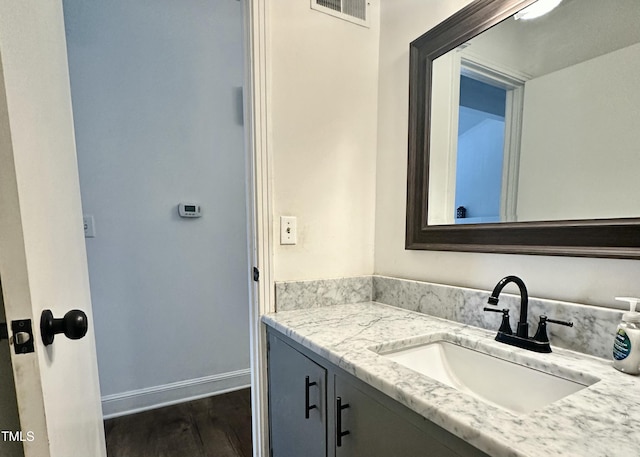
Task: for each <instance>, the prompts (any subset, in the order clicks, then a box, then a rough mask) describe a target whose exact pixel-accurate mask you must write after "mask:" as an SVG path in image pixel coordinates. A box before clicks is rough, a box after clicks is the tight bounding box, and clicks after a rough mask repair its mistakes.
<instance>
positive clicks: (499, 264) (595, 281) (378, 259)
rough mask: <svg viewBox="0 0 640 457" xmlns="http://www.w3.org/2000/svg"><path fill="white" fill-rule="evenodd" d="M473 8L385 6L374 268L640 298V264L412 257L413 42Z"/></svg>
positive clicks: (602, 299)
mask: <svg viewBox="0 0 640 457" xmlns="http://www.w3.org/2000/svg"><path fill="white" fill-rule="evenodd" d="M467 3H469V2H468V1H466V0H459V1H447V0H432V1H429V2H425V1H423V0H394V1H387V2H383V3H382V8H381V25H380V57H379V63H380V66H379V69H380V73H379V93H378V99H379V105H378V113H379V116H378V157H377V175H376V176H377V178H376V195H377V197H376V213H375V214H376V233H375V265H374V270H375V273H377V274H383V275H390V276H398V277H403V278H411V279H418V280H428V281H434V282H442V283H446V284H453V285H460V286H467V287H477V288H481V289H490V288H492V287H493V286H494V285H495V284H496V282H497V281H498V280H499V279H500V278H502V277H503V276H505V275H507V274H516V275H518V276H520V277H522V278H523V279H524V281H525V282H526V284H527V286H528V288H529V291H530V294H531V295H533V296H536V297H543V298H555V299H561V300H569V301H576V302H580V303H591V304H600V305H605V306H615V304H614V303H613V296H614V295H626V294H629V295H638V294H640V285H639V284H640V283H638V277H640V262H639V261H636V260H615V259H582V258H568V257H545V256H520V255H507V254H475V253H462V252H459V253H456V252H432V251H406V250H405V249H404V241H405V207H406V176H407V125H408V124H407V119H408V109H407V107H408V90H407V88H408V81H409V79H408V74H409V42H411V41H412V40H413V39H415V38H417V37H418V36H420V35H421V34H422V33H424V32H426V31H427V30H428V29H430V28H432V27H433V26H435V25H436V24H437V23H439V22H440V21H442V20H444V19H445V18H446V17H448V16H449V15H451V14H452V13H454V12H455V11H456V10H457V9H459V8H461V7H463V6H464V5H466V4H467Z"/></svg>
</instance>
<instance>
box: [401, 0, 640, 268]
mask: <svg viewBox="0 0 640 457" xmlns="http://www.w3.org/2000/svg"><path fill="white" fill-rule="evenodd" d="M533 1H534V0H476V1H474V2H473V3H471V4H469V5H468V6H467V7H465V8H464V9H462V10H460V11H459V12H458V13H456V14H455V15H453V16H451V17H450V18H449V19H447V20H445V21H444V22H442V23H440V24H439V25H437V26H436V27H435V28H433V29H431V30H430V31H428V32H427V33H425V34H424V35H422V36H421V37H419V38H417V39H416V40H414V41H413V42H412V43H411V45H410V73H409V163H408V172H407V187H408V188H407V225H406V240H405V249H417V250H435V251H466V252H494V253H510V254H539V255H561V256H573V257H609V258H630V259H640V218H623V219H588V220H571V221H550V222H514V223H490V224H468V225H432V226H429V225H428V223H427V210H428V191H429V144H430V136H431V135H430V125H431V119H430V116H431V113H430V111H431V90H430V88H431V72H432V63H433V60H435V59H436V58H438V57H440V56H441V55H443V54H445V53H447V52H449V51H450V50H452V49H455V48H456V47H458V46H459V45H461V44H463V43H465V42H466V41H468V40H470V39H471V38H473V37H474V36H476V35H478V34H479V33H482V32H483V31H484V30H487V29H488V28H490V27H492V26H493V25H495V24H497V23H499V22H501V21H502V20H504V19H506V18H508V17H509V16H511V15H513V14H515V13H516V12H517V11H519V10H520V9H522V8H524V7H525V6H528V5H529V4H531V3H533Z"/></svg>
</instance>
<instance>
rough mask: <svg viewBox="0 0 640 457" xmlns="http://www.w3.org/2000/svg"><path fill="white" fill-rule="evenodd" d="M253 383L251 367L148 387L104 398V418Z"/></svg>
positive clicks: (214, 393)
mask: <svg viewBox="0 0 640 457" xmlns="http://www.w3.org/2000/svg"><path fill="white" fill-rule="evenodd" d="M250 385H251V370H250V369H248V368H247V369H246V370H238V371H230V372H227V373H221V374H216V375H213V376H205V377H202V378H197V379H187V380H186V381H179V382H173V383H170V384H164V385H161V386H153V387H146V388H144V389H139V390H131V391H128V392H123V393H119V394H113V395H105V396H104V397H102V414H103V416H104V418H105V419H111V418H113V417H118V416H125V415H127V414H133V413H138V412H141V411H147V410H149V409H155V408H160V407H163V406H169V405H174V404H177V403H182V402H185V401H190V400H197V399H198V398H204V397H209V396H211V395H218V394H223V393H226V392H231V391H234V390H238V389H243V388H245V387H249V386H250Z"/></svg>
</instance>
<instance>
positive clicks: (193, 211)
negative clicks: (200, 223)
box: [178, 203, 202, 217]
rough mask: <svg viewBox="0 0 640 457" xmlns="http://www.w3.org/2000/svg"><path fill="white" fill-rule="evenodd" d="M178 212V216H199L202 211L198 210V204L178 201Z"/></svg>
mask: <svg viewBox="0 0 640 457" xmlns="http://www.w3.org/2000/svg"><path fill="white" fill-rule="evenodd" d="M178 214H180V217H200V216H202V212H201V211H200V205H197V204H195V203H180V204H178Z"/></svg>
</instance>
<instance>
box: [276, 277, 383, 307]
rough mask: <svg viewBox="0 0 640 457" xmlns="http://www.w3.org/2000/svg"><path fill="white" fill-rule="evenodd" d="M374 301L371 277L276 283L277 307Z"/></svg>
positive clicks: (318, 305)
mask: <svg viewBox="0 0 640 457" xmlns="http://www.w3.org/2000/svg"><path fill="white" fill-rule="evenodd" d="M371 300H373V277H372V276H356V277H353V278H338V279H320V280H314V281H289V282H276V310H277V311H289V310H292V309H304V308H318V307H320V306H332V305H343V304H346V303H361V302H365V301H371Z"/></svg>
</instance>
